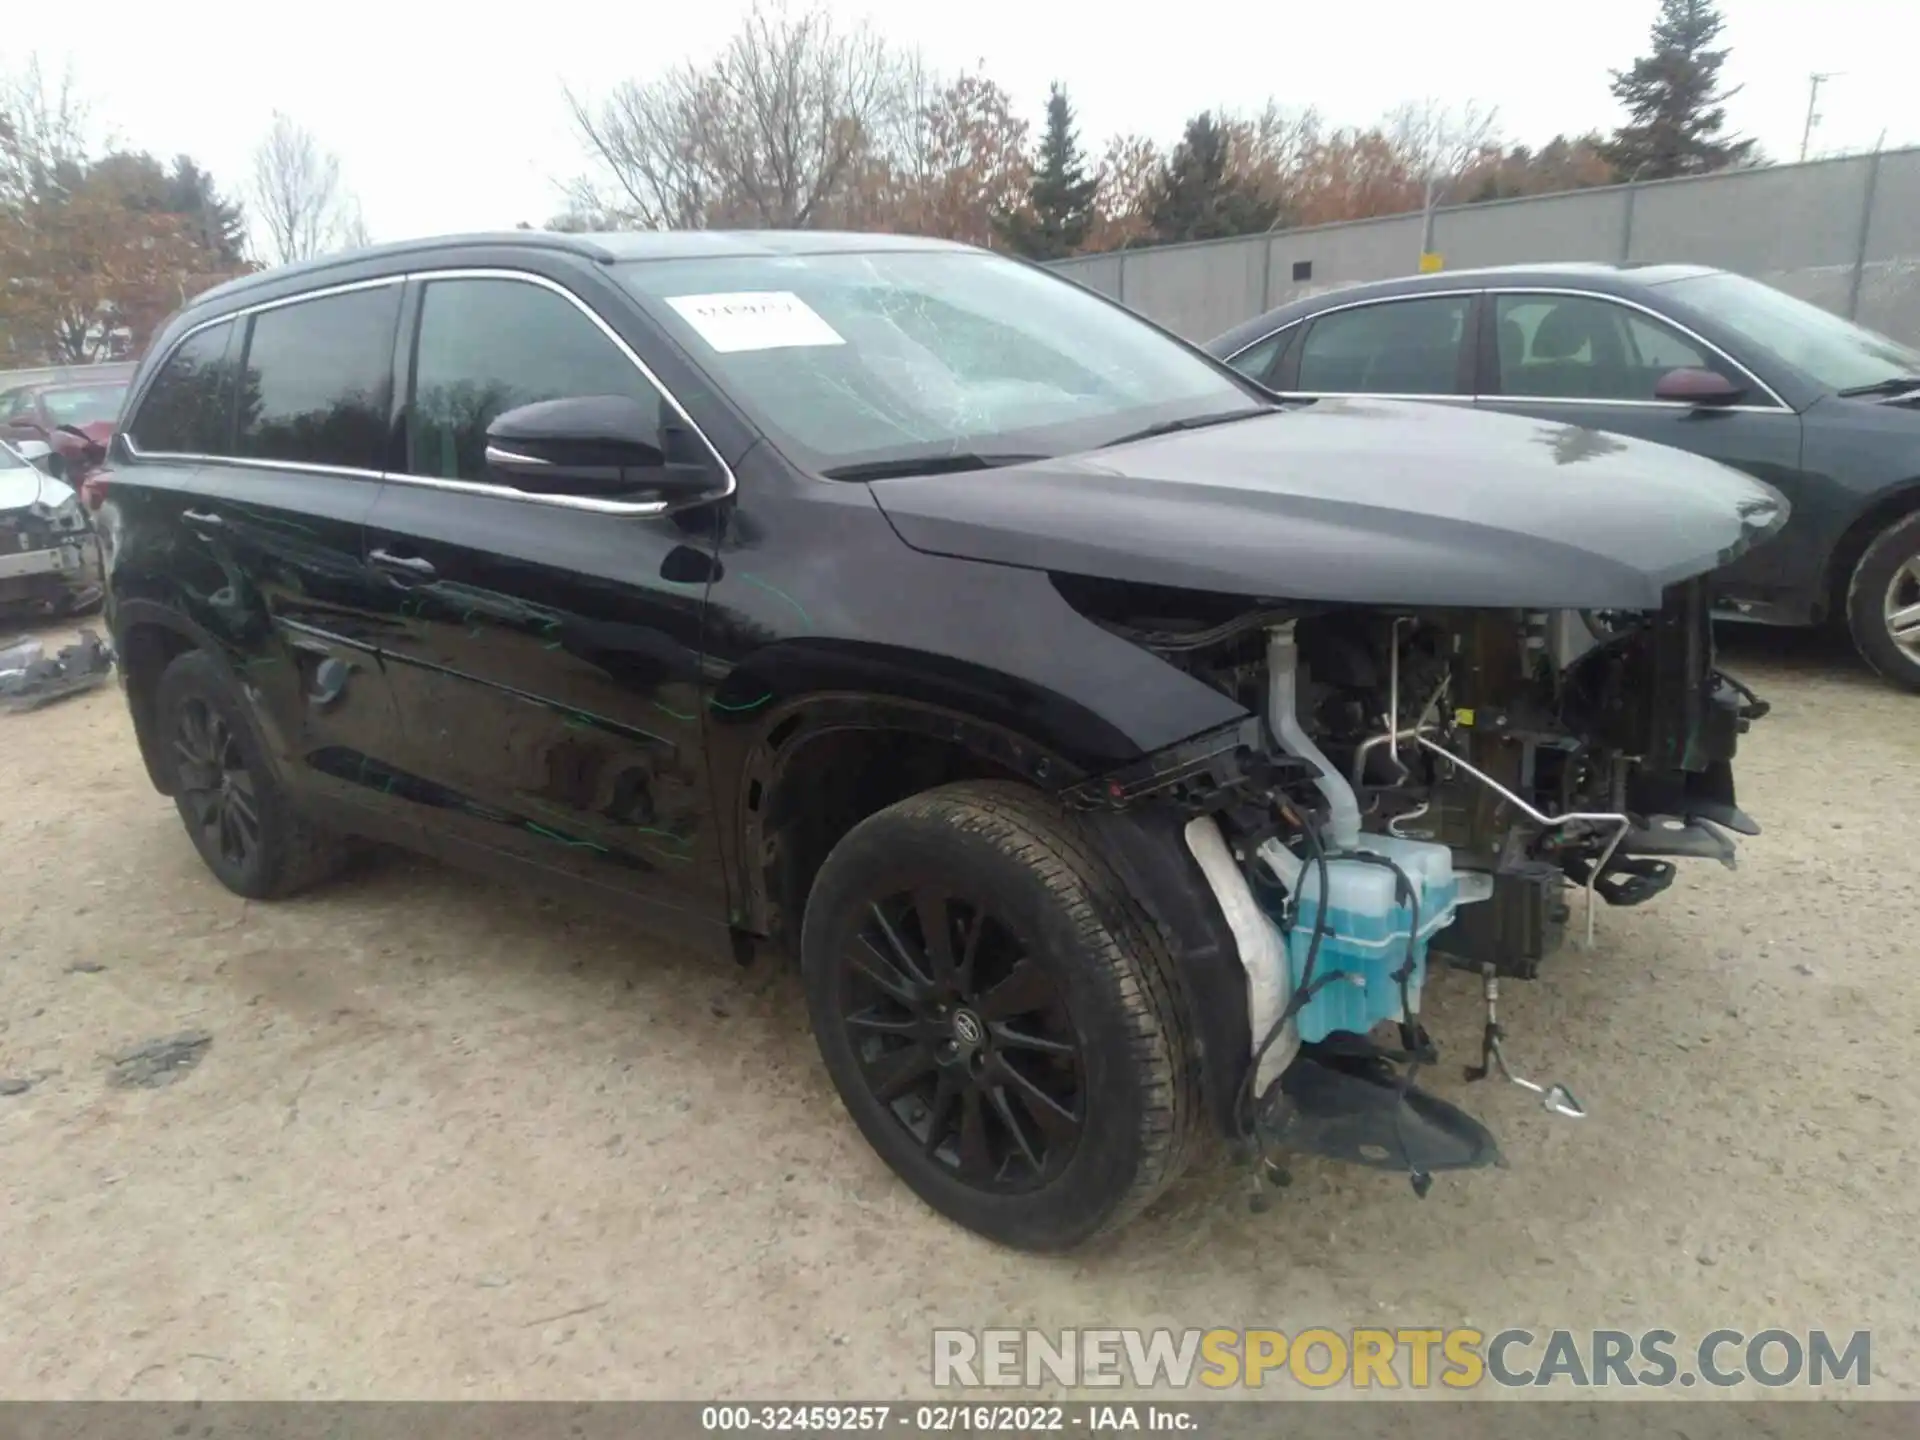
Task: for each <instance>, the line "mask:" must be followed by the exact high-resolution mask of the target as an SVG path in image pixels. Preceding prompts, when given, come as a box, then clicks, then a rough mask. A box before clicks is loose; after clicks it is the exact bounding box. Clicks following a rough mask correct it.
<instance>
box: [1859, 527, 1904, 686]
mask: <svg viewBox="0 0 1920 1440" xmlns="http://www.w3.org/2000/svg"><path fill="white" fill-rule="evenodd" d="M1847 628H1848V629H1849V630H1850V631H1851V632H1852V635H1853V643H1854V645H1855V646H1856V647H1857V648H1858V649H1859V651H1860V655H1861V657H1862V658H1863V659H1864V660H1865V661H1866V662H1867V663H1868V664H1869V665H1871V666H1872V667H1873V668H1874V669H1875V670H1877V671H1878V672H1879V673H1880V674H1881V675H1883V676H1885V677H1886V678H1887V679H1889V680H1891V681H1893V682H1894V683H1895V684H1896V685H1902V686H1905V687H1906V688H1907V689H1909V690H1920V512H1916V513H1915V514H1912V515H1909V516H1907V517H1906V518H1905V519H1904V520H1901V521H1898V522H1897V523H1895V524H1893V525H1890V526H1888V527H1887V528H1886V529H1885V530H1883V531H1881V532H1880V534H1879V536H1878V537H1877V538H1876V539H1875V540H1874V542H1873V543H1872V544H1871V545H1869V546H1868V547H1867V553H1866V554H1864V555H1862V556H1861V557H1860V563H1859V564H1858V565H1856V566H1855V567H1854V570H1853V578H1852V581H1851V583H1849V585H1848V586H1847Z"/></svg>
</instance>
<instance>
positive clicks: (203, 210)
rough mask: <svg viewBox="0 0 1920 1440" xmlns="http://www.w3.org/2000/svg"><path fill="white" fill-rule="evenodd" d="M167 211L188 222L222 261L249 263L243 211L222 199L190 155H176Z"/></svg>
mask: <svg viewBox="0 0 1920 1440" xmlns="http://www.w3.org/2000/svg"><path fill="white" fill-rule="evenodd" d="M166 197H167V198H166V205H165V209H166V210H167V212H168V213H169V214H173V215H184V216H186V217H187V218H188V221H189V223H190V228H191V229H192V232H193V236H194V238H195V239H196V240H198V241H199V242H200V243H201V244H202V245H205V246H206V247H207V248H208V249H209V250H211V251H213V253H214V254H216V255H218V256H219V257H220V259H221V261H222V262H223V263H225V264H228V265H238V264H240V263H242V262H243V261H244V260H245V259H246V245H247V220H246V216H245V214H244V213H243V212H242V211H241V209H240V207H239V206H238V205H237V204H235V203H234V202H233V201H231V200H226V199H223V198H222V197H221V194H220V192H219V190H218V189H217V188H216V187H215V186H214V183H213V176H211V175H209V174H208V173H207V172H206V171H205V170H202V169H201V168H200V167H199V166H198V165H196V164H194V162H193V158H192V157H191V156H188V155H176V156H175V157H174V161H173V170H172V173H171V174H169V175H168V176H167V189H166Z"/></svg>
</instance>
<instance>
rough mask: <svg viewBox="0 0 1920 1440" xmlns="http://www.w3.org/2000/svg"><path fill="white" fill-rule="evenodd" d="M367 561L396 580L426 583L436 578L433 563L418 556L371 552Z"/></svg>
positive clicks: (381, 551)
mask: <svg viewBox="0 0 1920 1440" xmlns="http://www.w3.org/2000/svg"><path fill="white" fill-rule="evenodd" d="M367 559H369V560H371V561H372V562H373V563H374V565H375V566H377V567H378V568H380V569H382V570H385V571H387V572H388V573H389V574H391V575H393V576H394V577H395V578H396V579H400V578H404V579H407V580H413V581H426V580H431V579H433V577H434V568H433V562H432V561H431V560H423V559H421V558H420V557H419V556H418V555H395V554H392V553H390V552H389V551H386V550H369V551H368V552H367Z"/></svg>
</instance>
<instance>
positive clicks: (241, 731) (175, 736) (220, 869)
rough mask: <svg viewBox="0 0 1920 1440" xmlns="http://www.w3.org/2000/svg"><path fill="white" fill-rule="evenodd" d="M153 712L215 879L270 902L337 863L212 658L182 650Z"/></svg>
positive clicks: (335, 852)
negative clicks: (285, 786) (298, 809)
mask: <svg viewBox="0 0 1920 1440" xmlns="http://www.w3.org/2000/svg"><path fill="white" fill-rule="evenodd" d="M155 711H156V714H157V717H158V721H159V725H160V735H161V740H162V743H163V744H164V745H165V746H166V754H167V760H168V764H169V766H170V769H171V778H172V781H173V784H172V790H173V803H174V808H175V809H177V810H178V811H179V812H180V820H181V823H182V824H184V825H185V826H186V827H187V835H188V837H189V838H191V839H192V841H193V844H194V848H195V849H196V850H198V851H199V852H200V858H201V859H202V860H203V861H205V862H206V866H207V868H208V869H209V870H211V871H212V872H213V874H214V878H215V879H217V880H218V881H219V882H220V883H221V884H222V885H224V886H226V887H227V889H229V890H231V891H233V893H234V894H236V895H244V896H246V897H247V898H248V899H252V900H267V899H275V898H278V897H280V896H283V895H291V894H292V893H294V892H295V891H296V890H300V889H303V888H305V887H306V886H308V885H311V884H313V883H314V882H315V881H318V880H320V879H322V878H324V877H325V876H326V875H328V874H330V873H331V872H332V871H333V870H334V869H335V868H336V867H337V865H338V863H339V861H340V859H341V855H342V851H341V848H340V846H339V844H338V843H337V842H336V841H335V840H333V839H332V837H329V836H326V835H323V834H321V833H320V832H318V831H316V830H315V829H314V828H313V827H312V826H311V825H310V824H309V823H308V822H306V821H305V820H304V819H302V818H301V817H300V816H299V815H297V814H296V813H295V812H294V809H293V807H292V805H291V804H290V803H289V802H288V800H287V797H286V794H285V792H284V791H283V790H282V789H281V788H280V783H279V781H278V780H277V779H276V778H275V777H274V774H273V771H272V769H271V767H269V765H268V764H267V761H266V755H265V752H264V751H263V749H262V748H261V745H260V740H259V737H258V736H257V735H256V734H255V733H254V730H253V726H252V725H251V723H250V722H249V721H248V719H247V716H246V712H245V711H244V709H243V708H242V707H241V704H240V701H239V698H238V697H237V696H236V695H235V694H234V693H233V687H232V685H231V684H230V683H229V682H228V681H227V678H226V676H225V674H224V672H222V670H221V669H220V667H219V665H217V664H216V663H215V662H214V660H213V658H212V657H211V656H209V655H208V654H206V653H205V652H204V651H200V650H190V651H188V652H187V653H185V654H184V655H180V656H177V657H176V658H175V659H174V660H173V662H172V663H171V664H169V665H168V666H167V668H166V670H165V671H164V672H163V673H162V674H161V676H160V687H159V692H158V695H157V697H156V706H155Z"/></svg>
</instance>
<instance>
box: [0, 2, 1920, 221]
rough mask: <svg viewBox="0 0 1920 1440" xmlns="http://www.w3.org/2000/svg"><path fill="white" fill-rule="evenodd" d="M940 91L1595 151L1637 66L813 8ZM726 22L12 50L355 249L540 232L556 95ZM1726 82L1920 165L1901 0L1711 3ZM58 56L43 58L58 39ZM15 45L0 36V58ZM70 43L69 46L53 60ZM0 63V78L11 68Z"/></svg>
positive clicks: (309, 10) (99, 110) (1120, 18)
mask: <svg viewBox="0 0 1920 1440" xmlns="http://www.w3.org/2000/svg"><path fill="white" fill-rule="evenodd" d="M830 3H832V5H833V8H834V9H835V10H836V12H837V13H839V14H841V15H844V16H845V17H846V18H847V19H849V20H854V19H859V18H866V19H868V20H869V21H870V22H871V23H872V24H873V25H874V26H875V27H876V28H877V29H878V30H880V31H881V32H882V33H883V34H884V35H885V36H887V37H888V38H889V39H890V40H893V41H895V42H897V43H900V44H904V45H912V46H917V47H919V49H920V50H921V52H922V53H923V54H924V55H925V56H926V58H927V59H928V60H929V61H930V62H931V63H932V64H934V65H935V66H937V67H939V68H941V69H944V70H958V69H961V68H967V67H974V66H979V67H982V68H984V69H985V71H986V73H987V74H989V75H990V76H992V77H993V78H994V79H995V80H998V81H999V82H1000V83H1001V84H1002V85H1004V86H1006V87H1007V89H1008V90H1009V91H1010V92H1011V93H1012V95H1013V97H1014V100H1015V102H1016V103H1017V104H1018V105H1019V106H1020V107H1021V109H1022V111H1023V112H1024V113H1026V114H1028V115H1029V116H1030V117H1032V119H1033V121H1034V123H1035V125H1036V128H1037V125H1038V122H1039V118H1040V112H1041V109H1042V106H1043V104H1044V102H1045V99H1046V92H1047V85H1048V82H1049V81H1051V80H1055V79H1058V80H1061V81H1063V82H1064V83H1065V84H1066V85H1067V87H1068V90H1069V93H1070V94H1071V96H1072V98H1073V100H1074V103H1075V106H1076V108H1077V110H1078V112H1079V118H1080V123H1081V127H1082V136H1083V140H1084V141H1085V142H1086V144H1087V146H1088V148H1089V149H1092V150H1095V151H1097V150H1098V148H1099V142H1100V141H1101V140H1102V139H1103V138H1104V137H1105V136H1107V135H1110V134H1113V133H1115V132H1118V131H1139V132H1143V133H1147V134H1150V135H1152V136H1154V137H1155V138H1157V139H1159V140H1161V141H1162V142H1163V143H1164V142H1167V141H1171V140H1172V139H1174V138H1176V137H1177V135H1178V133H1179V129H1180V125H1181V122H1182V121H1183V120H1184V119H1185V117H1186V116H1188V115H1190V114H1192V113H1193V112H1195V111H1197V110H1200V109H1203V108H1206V107H1209V106H1212V107H1216V108H1226V109H1236V110H1251V109H1255V108H1257V107H1259V106H1260V105H1261V104H1263V103H1264V102H1265V101H1266V100H1267V98H1268V97H1269V96H1271V97H1273V98H1275V99H1277V100H1279V101H1280V102H1281V103H1282V104H1283V105H1287V106H1294V107H1298V106H1308V105H1311V106H1314V107H1316V108H1318V109H1319V110H1320V111H1321V112H1322V114H1324V115H1325V116H1326V117H1327V118H1328V119H1329V120H1330V121H1333V122H1335V123H1364V122H1367V121H1369V120H1371V119H1373V118H1375V117H1376V116H1378V115H1379V114H1380V113H1381V112H1383V111H1385V110H1386V109H1388V108H1390V107H1391V106H1393V105H1395V104H1397V103H1400V102H1402V101H1406V100H1412V99H1419V98H1423V97H1433V98H1435V99H1438V100H1441V101H1443V102H1447V103H1451V104H1458V103H1460V102H1464V101H1467V100H1477V101H1479V102H1481V103H1482V104H1486V105H1495V106H1498V108H1499V116H1500V123H1501V129H1502V131H1503V132H1504V134H1505V135H1506V137H1507V138H1508V139H1510V140H1515V141H1527V142H1533V143H1538V142H1539V141H1541V140H1544V139H1546V138H1547V137H1549V136H1551V135H1553V134H1554V133H1555V132H1557V131H1561V130H1576V131H1577V130H1583V129H1588V128H1609V127H1611V126H1612V125H1613V124H1614V123H1616V121H1617V119H1618V116H1619V112H1618V108H1617V107H1616V105H1615V104H1614V101H1613V98H1612V96H1611V95H1610V94H1609V92H1608V89H1607V84H1608V68H1609V67H1610V66H1624V65H1626V64H1627V63H1628V62H1629V61H1630V60H1631V59H1632V58H1633V57H1634V56H1635V55H1636V54H1638V53H1639V52H1640V51H1641V49H1642V48H1643V47H1644V45H1645V42H1646V35H1647V27H1648V24H1649V22H1650V20H1651V18H1652V16H1653V13H1654V11H1655V9H1656V5H1655V3H1654V0H1586V3H1584V4H1577V5H1576V4H1568V3H1565V0H1451V3H1443V0H1345V3H1331V4H1306V5H1289V4H1284V3H1280V0H1210V3H1207V4H1204V5H1182V6H1178V7H1161V6H1153V5H1149V4H1144V3H1133V4H1126V5H1123V4H1119V3H1116V0H1107V3H1105V4H1100V5H1090V4H1081V5H1076V6H1071V7H1070V6H1067V5H1063V4H1057V3H1056V4H1047V3H1044V0H1040V3H1036V0H963V3H958V4H944V3H939V0H931V3H930V0H830ZM747 4H748V0H704V3H702V4H699V5H689V6H681V5H673V4H661V3H659V0H655V3H652V4H636V5H628V6H593V7H582V6H573V5H564V4H563V5H556V6H554V8H553V9H552V10H546V11H543V10H541V9H540V8H539V7H532V8H530V7H527V6H525V5H513V6H506V5H498V6H492V7H489V6H481V5H471V4H469V5H464V6H455V5H451V4H445V3H443V4H438V5H425V4H420V3H417V0H385V3H379V4H373V3H367V0H330V3H326V4H322V5H317V6H309V5H303V6H300V7H298V8H297V9H293V8H289V7H273V6H269V5H265V4H261V3H259V0H253V3H247V4H241V3H235V0H201V3H200V4H198V5H195V6H192V7H189V8H187V9H182V8H180V7H178V6H173V7H168V6H155V5H152V4H146V3H142V4H137V5H136V4H132V3H127V0H95V3H92V4H89V5H86V6H84V7H82V8H81V10H79V11H77V12H75V21H76V23H75V24H74V25H73V26H72V28H71V31H70V32H68V31H67V27H65V26H63V25H61V24H60V23H58V22H57V21H56V20H55V19H54V18H53V17H54V16H55V15H56V14H57V13H59V12H58V11H57V8H55V9H49V8H45V7H42V8H41V9H39V10H38V12H37V14H38V16H39V18H38V19H37V20H36V21H35V23H33V24H32V25H30V26H29V27H28V28H27V30H26V31H25V35H26V38H27V39H28V40H29V42H30V43H31V44H32V45H33V46H34V47H35V48H36V49H37V52H38V54H39V56H40V60H41V63H42V65H43V66H44V67H46V68H47V69H49V70H51V71H54V72H56V73H57V72H58V71H59V70H60V69H61V67H62V66H64V65H65V64H66V63H67V61H68V60H69V58H71V59H72V60H73V62H74V63H75V65H76V67H78V68H76V75H77V77H78V78H79V80H80V82H81V85H82V88H83V89H84V91H85V92H86V93H87V95H88V96H89V97H90V99H91V101H92V108H93V111H94V117H95V120H96V123H97V125H98V126H99V127H100V128H101V129H103V130H105V131H107V132H110V133H111V136H112V138H114V139H115V140H117V141H118V142H119V143H121V144H124V145H129V146H132V147H135V148H140V149H146V150H151V151H153V152H155V153H156V154H159V155H161V156H170V155H173V154H175V153H177V152H181V151H185V152H186V153H188V154H191V155H192V156H194V157H195V158H196V159H197V160H199V161H200V162H201V163H202V164H203V165H206V166H207V167H208V168H210V169H211V170H212V171H213V172H214V174H215V176H216V177H217V178H218V179H219V180H220V181H221V182H222V183H223V185H224V186H225V187H226V188H227V189H229V190H231V191H237V190H239V189H240V187H241V185H242V184H243V182H244V180H245V177H246V175H247V171H248V166H249V157H250V154H251V151H252V148H253V146H254V145H255V144H256V143H257V142H258V140H259V138H260V136H261V135H262V134H263V133H264V132H265V130H266V128H267V126H268V124H269V123H270V120H271V116H272V112H273V110H274V109H275V108H276V107H278V108H279V109H282V110H284V111H286V112H287V113H289V114H290V115H292V116H293V117H294V118H295V119H296V120H298V121H299V122H300V123H301V124H303V125H305V126H307V127H308V128H309V129H311V130H312V131H314V132H315V134H316V135H318V136H319V138H320V140H321V141H322V143H323V144H325V145H327V146H328V147H330V148H331V149H333V150H334V151H335V152H337V153H338V154H339V156H340V158H341V163H342V168H343V173H344V177H345V179H346V180H347V182H348V184H349V185H350V186H351V188H352V189H353V191H354V192H355V193H356V194H357V195H358V196H359V198H360V201H361V203H362V206H363V208H364V211H365V215H366V221H367V226H368V229H369V230H370V232H371V233H372V235H373V236H374V238H375V239H377V240H396V239H402V238H406V237H409V236H415V235H423V234H432V233H435V232H447V231H459V230H476V229H493V228H501V227H508V226H512V225H513V224H515V223H516V222H518V221H520V220H528V221H532V222H534V223H539V222H541V221H543V220H545V219H547V218H548V217H549V216H551V215H553V214H554V213H556V211H558V210H559V209H560V208H561V205H562V202H561V196H560V192H559V190H558V188H557V187H556V185H555V181H556V180H563V179H565V178H566V177H568V176H570V175H573V174H576V173H579V172H580V171H581V170H582V169H583V168H584V167H585V165H586V157H585V155H584V154H583V153H582V151H581V148H580V145H579V142H578V140H577V139H576V137H575V135H574V134H573V131H572V128H571V126H570V123H569V121H568V118H567V114H566V109H565V104H564V100H563V96H562V87H563V85H564V86H571V87H573V88H574V89H575V90H576V91H582V92H585V93H587V94H590V95H593V94H600V93H604V92H605V90H606V89H607V88H608V87H610V86H611V85H613V84H615V83H617V82H618V81H620V80H622V79H626V78H641V79H644V78H645V77H647V76H649V75H651V74H653V73H655V72H656V71H658V70H659V69H660V68H662V67H664V66H666V65H668V64H671V63H672V62H674V61H676V60H678V59H681V58H684V57H688V56H703V55H706V54H709V53H711V52H712V51H713V50H715V49H716V48H718V46H719V45H720V44H721V43H722V42H723V41H724V39H725V38H726V36H727V34H728V33H729V32H730V31H731V30H732V29H733V27H734V26H735V24H736V23H737V22H738V20H739V18H740V17H741V15H743V14H744V13H745V11H746V9H747ZM1722 8H1723V13H1725V14H1726V16H1727V30H1726V34H1725V36H1724V43H1726V44H1728V45H1730V46H1731V47H1732V50H1733V54H1732V56H1731V58H1730V60H1729V61H1728V66H1727V78H1728V79H1729V80H1730V81H1731V82H1732V83H1735V84H1739V85H1741V86H1743V87H1744V88H1743V89H1742V91H1741V93H1740V94H1739V95H1737V96H1736V97H1735V98H1734V100H1733V102H1732V104H1731V107H1730V109H1731V115H1732V120H1733V122H1734V124H1735V126H1737V128H1738V129H1739V130H1740V132H1741V133H1743V134H1747V135H1752V136H1755V137H1757V138H1758V139H1759V141H1760V142H1761V144H1762V145H1763V146H1764V147H1765V148H1766V150H1767V151H1768V153H1769V154H1770V155H1772V156H1773V157H1775V158H1777V159H1792V158H1794V157H1795V156H1797V154H1798V153H1799V148H1800V132H1801V126H1802V124H1803V122H1804V120H1805V116H1806V106H1807V77H1808V74H1809V72H1810V71H1814V70H1824V71H1835V72H1842V73H1839V74H1837V75H1836V76H1835V78H1834V79H1832V80H1831V81H1829V82H1828V83H1827V85H1826V87H1825V89H1824V90H1823V91H1822V94H1821V100H1820V111H1821V113H1822V114H1823V115H1824V117H1825V118H1824V119H1823V121H1822V122H1821V124H1820V125H1819V126H1818V128H1817V129H1816V130H1815V132H1814V143H1813V149H1814V151H1815V153H1818V152H1821V151H1824V150H1838V149H1870V148H1871V147H1872V146H1873V145H1874V143H1875V142H1876V140H1877V139H1878V138H1879V137H1880V135H1881V134H1882V132H1883V131H1884V132H1885V136H1886V143H1887V144H1888V145H1889V146H1893V145H1900V144H1913V143H1920V86H1916V85H1915V84H1914V83H1913V81H1912V54H1911V45H1910V41H1911V39H1912V36H1913V34H1914V28H1913V25H1912V23H1911V21H1910V20H1908V21H1905V22H1903V20H1902V19H1901V17H1902V15H1903V13H1909V14H1910V12H1911V0H1821V3H1820V4H1818V5H1813V4H1809V3H1806V0H1725V3H1724V4H1723V7H1722ZM63 32H65V33H71V34H72V36H73V39H72V40H71V41H68V42H64V44H63V41H62V39H61V36H62V34H63ZM14 38H15V39H16V41H17V40H18V39H19V38H20V37H19V36H15V37H14ZM65 46H70V47H71V49H68V48H64V47H65ZM19 54H20V52H19V50H18V48H14V49H13V50H12V53H11V55H10V56H9V57H8V60H17V58H18V57H19ZM0 63H6V62H5V61H0Z"/></svg>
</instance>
